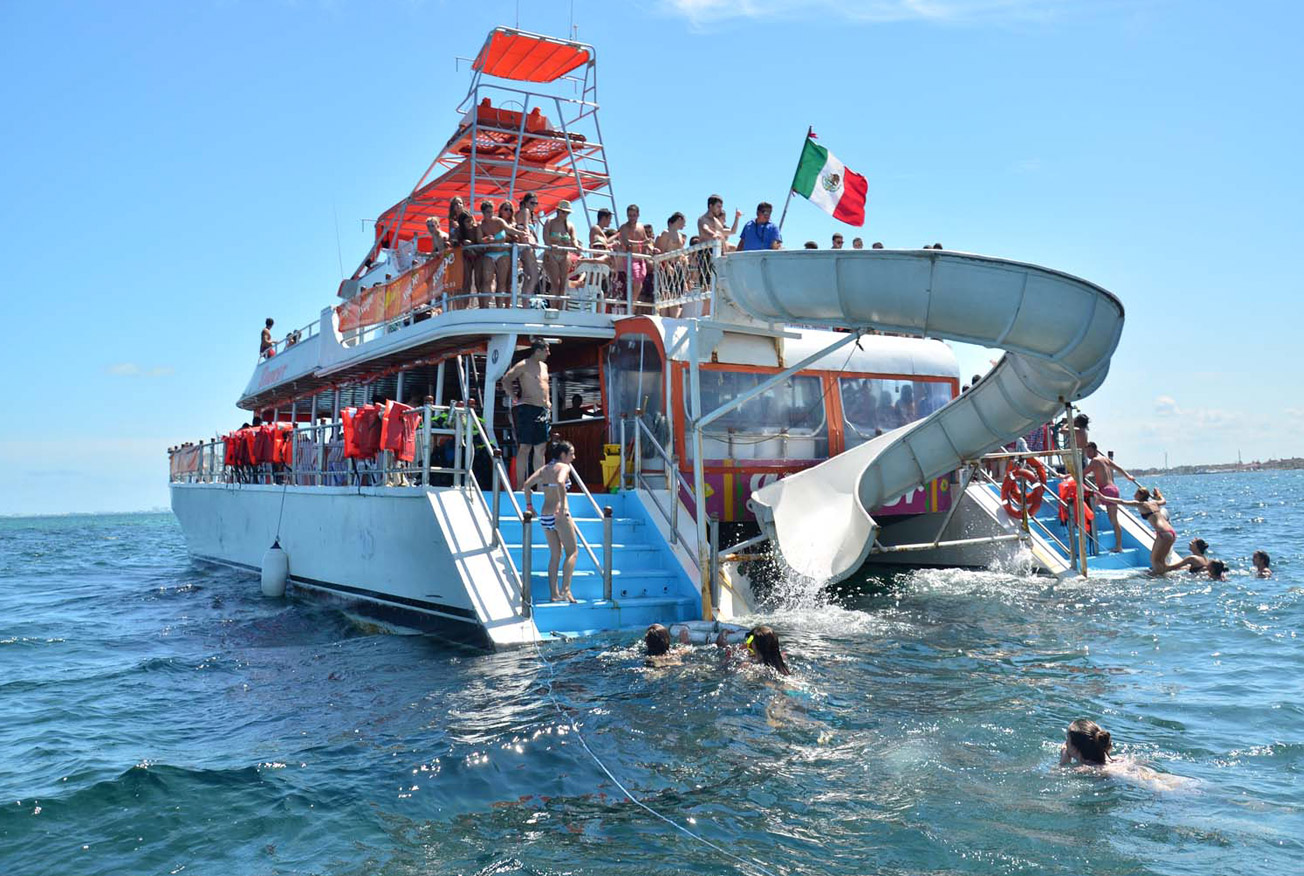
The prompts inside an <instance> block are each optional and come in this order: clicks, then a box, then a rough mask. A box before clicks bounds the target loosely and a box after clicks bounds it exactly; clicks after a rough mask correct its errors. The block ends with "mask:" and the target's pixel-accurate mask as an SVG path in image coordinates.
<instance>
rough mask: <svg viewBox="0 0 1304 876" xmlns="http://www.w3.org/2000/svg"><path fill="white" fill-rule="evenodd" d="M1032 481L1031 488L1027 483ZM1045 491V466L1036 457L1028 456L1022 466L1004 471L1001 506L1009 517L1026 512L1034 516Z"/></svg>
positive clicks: (1018, 515)
mask: <svg viewBox="0 0 1304 876" xmlns="http://www.w3.org/2000/svg"><path fill="white" fill-rule="evenodd" d="M1029 483H1032V484H1033V486H1032V489H1028V484H1029ZM1045 492H1046V466H1044V465H1042V464H1041V460H1039V459H1037V457H1035V456H1033V457H1029V458H1028V461H1027V464H1026V466H1025V467H1024V468H1015V469H1010V471H1008V472H1006V473H1005V482H1004V483H1002V484H1001V506H1002V507H1004V508H1005V513H1006V514H1009V515H1010V516H1011V517H1022V516H1023V514H1024V513H1025V512H1026V513H1027V515H1028V516H1029V517H1032V516H1034V515H1035V514H1036V513H1037V510H1038V509H1039V508H1041V500H1042V496H1043V495H1044V494H1045Z"/></svg>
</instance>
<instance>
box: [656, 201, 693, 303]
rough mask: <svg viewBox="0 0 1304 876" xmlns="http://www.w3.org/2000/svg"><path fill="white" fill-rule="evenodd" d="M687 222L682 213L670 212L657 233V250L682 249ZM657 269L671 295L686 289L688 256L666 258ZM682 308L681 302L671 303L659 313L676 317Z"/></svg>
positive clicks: (662, 251)
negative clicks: (664, 223)
mask: <svg viewBox="0 0 1304 876" xmlns="http://www.w3.org/2000/svg"><path fill="white" fill-rule="evenodd" d="M687 222H688V220H687V219H686V218H685V217H684V214H683V213H680V212H678V211H676V212H674V213H671V214H670V218H669V219H667V220H666V230H665V231H663V232H661V233H660V234H659V235H657V239H656V243H655V244H654V246H655V247H656V250H657V252H660V253H670V252H678V251H679V250H681V249H683V248H684V246H685V244H686V243H687V240H686V239H685V237H684V225H685V224H687ZM657 270H659V271H660V272H661V281H662V283H663V284H665V286H666V288H668V289H670V290H671V292H670V294H671V295H679V294H682V293H683V292H684V291H686V289H687V287H688V282H689V273H688V256H677V257H675V258H673V259H667V260H666V261H664V262H662V263H661V265H660V266H659V267H658V268H657ZM683 310H684V308H683V305H682V304H672V305H669V306H667V307H665V308H664V309H663V310H662V311H661V315H662V316H669V317H671V318H676V317H678V316H680V314H682V313H683Z"/></svg>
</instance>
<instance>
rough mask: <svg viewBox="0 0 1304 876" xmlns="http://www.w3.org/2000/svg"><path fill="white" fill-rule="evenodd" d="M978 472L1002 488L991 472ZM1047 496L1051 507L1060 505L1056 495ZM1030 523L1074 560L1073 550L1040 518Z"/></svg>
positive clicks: (1030, 519) (1032, 519)
mask: <svg viewBox="0 0 1304 876" xmlns="http://www.w3.org/2000/svg"><path fill="white" fill-rule="evenodd" d="M978 472H979V475H980V476H981V478H982V479H983V480H985V481H986V482H987V483H989V484H991V485H992V486H993V487H997V488H999V487H1000V484H998V483H997V482H996V478H994V477H992V475H991V472H989V471H987V470H985V469H982V468H979V469H978ZM1046 496H1047V498H1049V499H1050V502H1051V505H1052V506H1053V505H1055V504H1058V503H1059V497H1058V496H1056V495H1055V494H1054V493H1047V494H1046ZM1028 523H1030V524H1033V525H1035V526H1036V527H1037V529H1038V530H1040V532H1041V533H1042V534H1043V535H1044V537H1046V538H1048V539H1050V540H1051V541H1053V542H1054V543H1055V544H1056V545H1058V546H1059V548H1060V549H1061V550H1062V551H1064V553H1065V555H1066V556H1068V557H1069V559H1070V560H1072V558H1073V551H1071V550H1070V549H1069V547H1068V545H1066V544H1064V542H1062V541H1060V540H1059V537H1058V536H1057V535H1055V533H1053V532H1051V531H1050V527H1049V526H1047V525H1046V524H1045V523H1042V522H1041V520H1040V519H1039V518H1037V517H1029V518H1028Z"/></svg>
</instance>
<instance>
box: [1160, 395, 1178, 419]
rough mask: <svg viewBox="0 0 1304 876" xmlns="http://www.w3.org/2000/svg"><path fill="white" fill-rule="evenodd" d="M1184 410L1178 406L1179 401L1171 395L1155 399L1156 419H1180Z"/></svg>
mask: <svg viewBox="0 0 1304 876" xmlns="http://www.w3.org/2000/svg"><path fill="white" fill-rule="evenodd" d="M1181 415H1182V409H1181V408H1179V407H1178V406H1177V399H1175V398H1173V397H1172V396H1171V395H1161V396H1158V397H1157V398H1155V416H1156V417H1180V416H1181Z"/></svg>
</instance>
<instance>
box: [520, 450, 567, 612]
mask: <svg viewBox="0 0 1304 876" xmlns="http://www.w3.org/2000/svg"><path fill="white" fill-rule="evenodd" d="M574 461H575V447H574V446H573V445H572V444H571V443H570V442H569V441H560V442H558V443H556V444H553V445H552V446H550V447H549V448H548V462H547V464H545V465H544V466H543V467H542V468H540V469H539V470H538V471H536V472H535V473H534V474H532V475H530V476H529V477H528V478H526V480H525V483H524V484H523V485H522V486H521V489H522V490H523V491H524V493H525V507H526V508H527V509H528V510H529V511H531V512H533V511H534V505H533V502H532V499H531V492H532V490H533V488H534V487H535V486H538V487H541V488H542V489H543V511H542V512H540V514H539V525H540V526H542V527H543V534H544V537H545V538H546V539H548V593H549V596H550V597H551V599H552V601H553V602H561V601H562V600H563V599H565V600H566V601H567V602H578V601H579V600H577V599H576V598H575V597H574V596H573V595H572V594H571V575H572V574H573V573H574V572H575V561H576V559H578V558H579V548H578V547H577V546H576V538H575V522H574V521H573V520H571V516H570V507H569V506H568V505H567V504H566V487H567V485H568V484H569V483H570V472H571V463H573V462H574ZM563 553H564V554H565V557H566V559H565V564H564V565H562V577H561V589H560V590H558V588H557V567H558V566H559V565H561V560H562V554H563Z"/></svg>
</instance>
